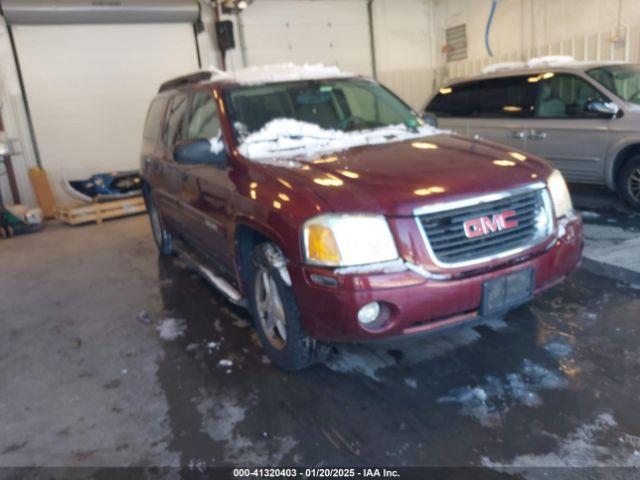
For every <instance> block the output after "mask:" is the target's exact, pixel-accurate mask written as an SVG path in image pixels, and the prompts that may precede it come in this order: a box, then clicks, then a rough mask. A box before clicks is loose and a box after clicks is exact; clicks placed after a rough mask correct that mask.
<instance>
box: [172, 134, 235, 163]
mask: <svg viewBox="0 0 640 480" xmlns="http://www.w3.org/2000/svg"><path fill="white" fill-rule="evenodd" d="M220 146H222V142H221V141H220V140H219V139H216V140H214V141H213V142H212V141H209V140H207V139H206V138H196V139H194V140H184V141H182V142H180V143H178V144H177V145H176V146H175V147H174V148H173V159H174V160H175V161H176V162H178V163H179V164H181V165H196V164H206V165H215V166H218V167H221V166H223V165H225V164H226V160H227V159H226V155H225V152H224V148H222V149H221V148H219V147H220Z"/></svg>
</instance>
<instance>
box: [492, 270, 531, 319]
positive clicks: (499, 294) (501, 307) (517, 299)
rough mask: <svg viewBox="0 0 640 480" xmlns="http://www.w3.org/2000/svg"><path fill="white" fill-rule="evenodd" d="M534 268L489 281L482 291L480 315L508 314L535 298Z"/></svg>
mask: <svg viewBox="0 0 640 480" xmlns="http://www.w3.org/2000/svg"><path fill="white" fill-rule="evenodd" d="M533 284H534V274H533V268H527V269H524V270H519V271H517V272H513V273H510V274H508V275H504V276H502V277H498V278H494V279H491V280H488V281H486V282H485V283H484V285H483V289H482V306H481V308H480V314H481V315H482V316H483V317H485V316H491V315H498V314H502V313H506V312H507V310H510V309H512V308H514V307H517V306H518V305H521V304H523V303H525V302H528V301H529V300H531V298H533Z"/></svg>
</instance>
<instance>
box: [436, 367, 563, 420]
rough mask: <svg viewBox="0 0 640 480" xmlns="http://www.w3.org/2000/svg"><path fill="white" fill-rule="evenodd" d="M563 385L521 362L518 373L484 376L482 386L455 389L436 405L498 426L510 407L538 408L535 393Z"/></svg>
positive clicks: (548, 373) (551, 375)
mask: <svg viewBox="0 0 640 480" xmlns="http://www.w3.org/2000/svg"><path fill="white" fill-rule="evenodd" d="M565 384H566V380H565V379H564V378H563V377H561V376H560V375H558V374H557V373H554V372H552V371H550V370H547V369H546V368H544V367H542V366H540V365H537V364H535V363H533V362H532V361H531V360H528V359H525V360H523V362H522V366H521V368H520V370H519V371H518V372H514V373H508V374H506V375H505V376H504V377H496V376H492V375H487V376H486V377H485V383H484V384H482V385H475V386H465V387H461V388H456V389H454V390H451V391H450V392H449V393H448V394H447V395H445V396H443V397H440V398H439V399H438V402H439V403H457V404H458V405H460V413H461V414H462V415H465V416H469V417H473V418H475V419H476V420H478V421H479V422H480V423H481V424H482V425H485V426H492V425H497V424H500V423H501V420H502V416H503V415H504V414H505V413H506V412H507V411H509V409H511V408H512V407H513V406H514V405H525V406H527V407H537V406H539V405H541V404H542V399H541V398H540V396H539V395H538V393H537V392H538V391H540V390H548V389H557V388H561V387H563V386H564V385H565Z"/></svg>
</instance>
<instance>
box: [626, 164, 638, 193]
mask: <svg viewBox="0 0 640 480" xmlns="http://www.w3.org/2000/svg"><path fill="white" fill-rule="evenodd" d="M628 187H629V193H630V194H631V196H632V197H633V198H634V199H635V200H637V201H640V167H638V168H636V169H635V170H633V171H632V172H631V175H629V185H628Z"/></svg>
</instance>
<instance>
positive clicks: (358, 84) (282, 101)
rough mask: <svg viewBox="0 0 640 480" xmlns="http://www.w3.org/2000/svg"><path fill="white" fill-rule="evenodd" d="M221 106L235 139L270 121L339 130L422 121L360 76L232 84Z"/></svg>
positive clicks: (412, 123)
mask: <svg viewBox="0 0 640 480" xmlns="http://www.w3.org/2000/svg"><path fill="white" fill-rule="evenodd" d="M227 109H228V111H229V112H228V113H229V114H230V116H231V121H232V124H233V127H234V130H235V136H236V139H237V140H238V141H239V142H242V140H243V139H244V138H246V137H247V136H248V135H249V134H251V133H254V132H257V131H259V130H260V129H262V128H263V127H264V126H265V125H267V124H268V123H269V122H272V121H273V120H276V119H288V120H294V121H298V122H304V123H306V124H312V125H315V126H317V127H319V128H321V129H322V130H336V131H342V132H352V131H357V130H371V129H377V128H381V127H386V126H390V125H405V126H406V127H407V128H409V129H412V128H416V127H418V126H419V125H422V123H423V122H422V120H421V119H419V118H417V117H416V115H415V113H414V112H412V111H411V109H410V108H409V107H408V106H406V105H405V104H404V103H403V102H402V101H400V100H399V99H398V98H396V97H395V96H394V95H393V94H392V93H390V92H389V91H388V90H386V89H385V88H383V87H382V86H380V85H379V84H377V83H375V82H373V81H369V80H365V79H336V80H313V81H297V82H286V83H274V84H270V85H260V86H250V87H238V88H234V89H233V90H230V91H229V92H228V94H227Z"/></svg>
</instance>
